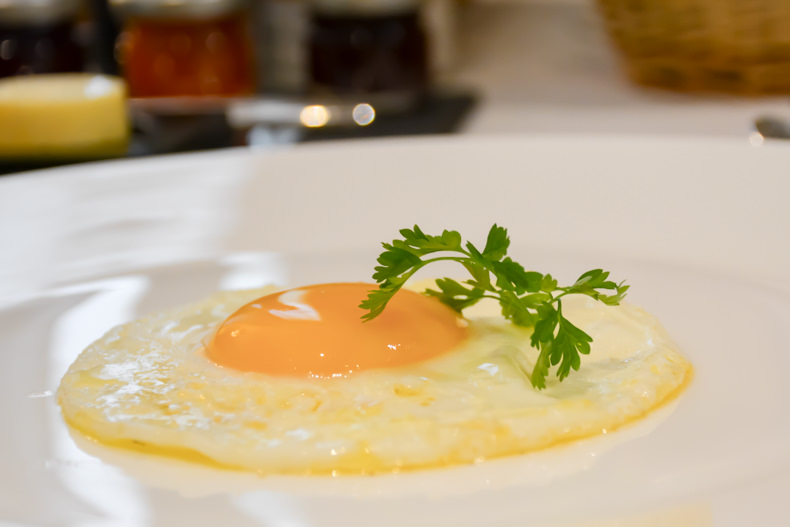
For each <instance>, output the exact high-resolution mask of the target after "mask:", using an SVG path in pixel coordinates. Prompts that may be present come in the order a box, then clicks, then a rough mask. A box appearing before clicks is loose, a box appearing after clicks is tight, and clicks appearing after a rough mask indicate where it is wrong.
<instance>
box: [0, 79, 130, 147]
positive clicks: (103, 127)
mask: <svg viewBox="0 0 790 527" xmlns="http://www.w3.org/2000/svg"><path fill="white" fill-rule="evenodd" d="M129 130H130V123H129V115H128V111H127V107H126V85H125V84H124V82H123V81H122V80H121V79H118V78H115V77H108V76H105V75H94V74H82V73H74V74H54V75H30V76H23V77H12V78H8V79H2V80H0V159H6V160H8V159H10V160H28V159H64V160H69V159H93V158H106V157H116V156H120V155H123V154H125V153H126V149H127V148H128V143H129Z"/></svg>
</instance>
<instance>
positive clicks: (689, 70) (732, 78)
mask: <svg viewBox="0 0 790 527" xmlns="http://www.w3.org/2000/svg"><path fill="white" fill-rule="evenodd" d="M598 4H599V6H600V8H601V10H602V12H603V14H604V16H605V18H606V21H607V26H608V29H609V33H610V34H611V37H612V39H613V40H614V42H615V44H616V45H617V47H618V48H620V50H621V51H622V52H623V54H624V55H625V59H626V64H627V67H628V71H629V74H630V76H631V77H632V78H633V79H634V80H635V81H636V82H638V83H641V84H646V85H650V86H660V87H664V88H670V89H674V90H684V91H700V90H701V91H719V92H727V93H737V94H745V95H749V94H750V95H760V94H779V93H782V94H787V93H790V0H598Z"/></svg>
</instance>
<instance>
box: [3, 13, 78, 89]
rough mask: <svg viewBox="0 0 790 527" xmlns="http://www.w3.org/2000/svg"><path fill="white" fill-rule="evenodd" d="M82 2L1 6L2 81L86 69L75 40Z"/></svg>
mask: <svg viewBox="0 0 790 527" xmlns="http://www.w3.org/2000/svg"><path fill="white" fill-rule="evenodd" d="M79 10H80V1H79V0H38V1H36V2H32V1H30V0H3V1H1V2H0V77H10V76H14V75H25V74H31V73H69V72H78V71H81V70H82V68H83V50H82V48H81V47H80V46H79V45H78V44H77V42H76V41H75V39H74V33H75V31H74V25H75V20H76V17H77V15H78V14H79Z"/></svg>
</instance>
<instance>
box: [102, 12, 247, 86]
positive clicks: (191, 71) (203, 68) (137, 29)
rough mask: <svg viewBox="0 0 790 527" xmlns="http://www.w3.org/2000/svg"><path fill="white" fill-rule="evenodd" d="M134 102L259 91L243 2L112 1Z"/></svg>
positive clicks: (120, 60)
mask: <svg viewBox="0 0 790 527" xmlns="http://www.w3.org/2000/svg"><path fill="white" fill-rule="evenodd" d="M110 4H111V6H112V7H114V8H115V9H116V10H117V12H118V13H119V14H120V15H122V16H123V19H124V23H123V30H122V32H121V36H120V38H119V45H118V55H119V62H120V65H121V70H122V71H123V75H124V77H125V78H126V82H127V84H128V86H129V95H130V96H132V97H232V96H244V95H250V94H252V93H253V91H254V87H255V78H254V71H253V60H252V48H251V43H250V38H249V35H248V31H247V23H248V20H247V12H246V10H245V7H246V2H245V1H244V0H180V1H178V2H173V1H172V0H110Z"/></svg>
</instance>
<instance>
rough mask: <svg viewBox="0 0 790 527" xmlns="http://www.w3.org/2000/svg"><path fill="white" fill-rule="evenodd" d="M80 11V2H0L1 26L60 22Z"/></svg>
mask: <svg viewBox="0 0 790 527" xmlns="http://www.w3.org/2000/svg"><path fill="white" fill-rule="evenodd" d="M79 10H80V0H0V26H7V25H16V24H47V23H52V22H58V21H60V20H63V19H67V18H71V17H74V16H76V15H77V13H78V12H79Z"/></svg>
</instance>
